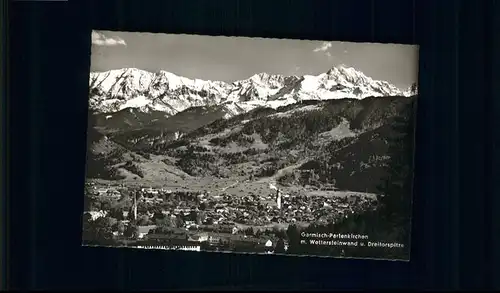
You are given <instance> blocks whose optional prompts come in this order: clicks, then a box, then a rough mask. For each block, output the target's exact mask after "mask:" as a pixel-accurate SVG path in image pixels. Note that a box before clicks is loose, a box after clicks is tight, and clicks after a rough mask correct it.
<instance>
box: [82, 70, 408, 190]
mask: <svg viewBox="0 0 500 293" xmlns="http://www.w3.org/2000/svg"><path fill="white" fill-rule="evenodd" d="M416 95H417V88H416V84H415V85H413V86H412V87H410V88H409V89H406V90H401V89H398V88H397V87H395V86H393V85H391V84H390V83H388V82H386V81H378V80H374V79H372V78H370V77H367V76H366V75H364V74H363V73H361V72H359V71H357V70H355V69H353V68H349V67H346V66H338V67H333V68H332V69H330V70H329V71H328V72H326V73H323V74H319V75H317V76H312V75H305V76H281V75H273V74H267V73H260V74H256V75H253V76H251V77H250V78H248V79H246V80H240V81H235V82H233V83H227V82H222V81H203V80H198V79H188V78H185V77H180V76H177V75H175V74H173V73H169V72H166V71H160V72H157V73H150V72H147V71H143V70H139V69H133V68H127V69H119V70H111V71H107V72H99V73H97V72H93V73H91V75H90V92H89V114H90V115H89V131H88V136H89V152H88V165H87V177H88V178H101V179H109V180H125V181H127V180H130V179H132V180H147V181H148V182H163V183H164V182H180V183H179V184H181V185H182V184H185V185H190V184H191V183H193V182H196V181H199V180H201V179H200V178H213V180H215V181H216V179H217V178H219V179H220V178H226V179H228V180H229V181H233V182H237V183H238V182H247V183H245V184H251V183H252V182H263V180H264V181H265V180H268V181H269V180H271V181H275V182H278V183H279V184H282V186H316V188H319V187H321V186H325V185H328V184H330V185H335V187H336V188H339V189H344V190H354V191H362V192H375V191H376V186H377V185H378V184H379V183H380V180H381V179H382V178H383V176H385V174H384V171H383V167H384V166H385V164H386V163H387V160H388V159H390V158H389V157H388V156H387V149H388V145H389V140H390V137H391V136H393V135H395V133H394V131H393V129H392V127H391V125H392V123H393V121H394V118H395V117H396V116H401V115H403V114H402V113H406V112H405V111H406V109H408V107H412V106H413V103H412V101H413V100H414V97H415V96H416ZM406 118H407V120H408V119H411V117H406ZM301 170H307V172H305V173H304V172H302V171H301ZM301 174H302V175H301ZM304 174H308V175H304ZM213 180H212V181H213ZM182 182H184V183H182ZM249 188H250V187H248V186H246V187H244V188H243V187H242V188H241V190H248V189H249Z"/></svg>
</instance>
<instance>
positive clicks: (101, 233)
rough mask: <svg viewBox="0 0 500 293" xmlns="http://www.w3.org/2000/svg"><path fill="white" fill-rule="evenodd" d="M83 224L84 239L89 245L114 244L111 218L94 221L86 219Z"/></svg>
mask: <svg viewBox="0 0 500 293" xmlns="http://www.w3.org/2000/svg"><path fill="white" fill-rule="evenodd" d="M85 220H86V221H84V223H83V239H84V241H85V242H86V243H87V244H92V245H109V244H112V243H113V231H112V226H113V224H114V223H113V222H112V221H110V218H107V217H100V218H97V219H96V220H94V221H92V219H90V220H89V219H88V218H87V219H85ZM115 220H116V219H115Z"/></svg>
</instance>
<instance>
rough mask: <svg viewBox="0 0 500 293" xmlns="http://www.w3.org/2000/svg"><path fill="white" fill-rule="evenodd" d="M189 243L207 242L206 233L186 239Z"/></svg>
mask: <svg viewBox="0 0 500 293" xmlns="http://www.w3.org/2000/svg"><path fill="white" fill-rule="evenodd" d="M188 240H189V241H193V242H204V241H208V234H207V233H200V234H197V235H192V236H190V237H189V238H188Z"/></svg>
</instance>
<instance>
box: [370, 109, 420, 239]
mask: <svg viewBox="0 0 500 293" xmlns="http://www.w3.org/2000/svg"><path fill="white" fill-rule="evenodd" d="M414 103H415V102H413V103H411V104H410V105H409V106H408V107H406V108H405V110H404V111H403V113H401V115H399V116H398V117H396V118H395V119H394V123H393V129H394V131H395V132H396V133H397V134H396V135H395V136H394V137H393V138H392V139H391V141H390V145H389V152H388V153H389V156H390V161H389V164H388V165H387V168H386V169H387V174H388V176H387V178H386V179H385V180H384V183H383V185H382V186H379V190H380V192H381V194H382V196H380V197H379V198H378V200H379V203H380V212H381V213H382V216H383V217H384V219H386V220H387V221H388V222H389V223H391V224H392V225H393V226H394V227H396V226H397V227H406V228H405V230H409V225H410V214H411V195H412V180H413V176H412V170H413V152H412V149H413V138H414V119H413V118H414V114H413V113H414V112H413V111H414Z"/></svg>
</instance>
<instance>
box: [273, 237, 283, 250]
mask: <svg viewBox="0 0 500 293" xmlns="http://www.w3.org/2000/svg"><path fill="white" fill-rule="evenodd" d="M285 251H286V250H285V241H284V240H283V238H281V237H280V238H279V239H278V241H277V242H276V246H275V247H274V252H275V253H285Z"/></svg>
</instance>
